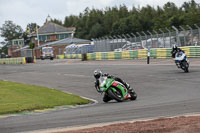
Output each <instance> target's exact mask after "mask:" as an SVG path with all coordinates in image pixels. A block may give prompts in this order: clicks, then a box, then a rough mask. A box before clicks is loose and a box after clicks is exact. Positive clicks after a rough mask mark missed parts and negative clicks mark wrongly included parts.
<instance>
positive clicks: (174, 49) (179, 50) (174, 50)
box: [171, 44, 185, 68]
mask: <svg viewBox="0 0 200 133" xmlns="http://www.w3.org/2000/svg"><path fill="white" fill-rule="evenodd" d="M178 52H183V53H185V52H184V51H183V50H182V49H180V48H178V47H177V46H176V44H174V45H173V47H172V51H171V55H172V59H173V60H174V61H175V63H176V65H177V66H178V67H179V68H180V65H179V63H177V62H176V60H175V56H176V53H178Z"/></svg>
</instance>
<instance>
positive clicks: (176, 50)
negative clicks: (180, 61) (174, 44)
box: [171, 48, 185, 58]
mask: <svg viewBox="0 0 200 133" xmlns="http://www.w3.org/2000/svg"><path fill="white" fill-rule="evenodd" d="M177 52H183V53H185V52H184V51H183V50H182V49H180V48H177V49H173V50H172V51H171V55H172V58H175V56H176V53H177Z"/></svg>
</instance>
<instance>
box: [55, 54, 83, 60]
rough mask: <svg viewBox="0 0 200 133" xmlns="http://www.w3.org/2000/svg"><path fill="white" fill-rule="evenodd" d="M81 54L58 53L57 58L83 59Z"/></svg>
mask: <svg viewBox="0 0 200 133" xmlns="http://www.w3.org/2000/svg"><path fill="white" fill-rule="evenodd" d="M81 58H82V56H81V54H68V55H57V56H56V59H81Z"/></svg>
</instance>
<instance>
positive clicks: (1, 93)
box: [0, 80, 91, 114]
mask: <svg viewBox="0 0 200 133" xmlns="http://www.w3.org/2000/svg"><path fill="white" fill-rule="evenodd" d="M90 102H91V101H90V100H87V99H83V98H81V97H79V96H76V95H72V94H67V93H64V92H62V91H59V90H55V89H50V88H47V87H41V86H35V85H28V84H21V83H16V82H10V81H1V80H0V114H9V113H17V112H22V111H27V110H28V111H31V110H35V109H44V108H53V107H55V106H62V105H80V104H87V103H90Z"/></svg>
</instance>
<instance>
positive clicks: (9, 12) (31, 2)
mask: <svg viewBox="0 0 200 133" xmlns="http://www.w3.org/2000/svg"><path fill="white" fill-rule="evenodd" d="M168 1H171V2H174V3H175V4H176V5H177V6H181V5H182V4H183V3H184V1H190V0H51V1H50V0H0V27H2V24H4V22H5V21H6V20H11V21H13V22H14V23H15V24H17V25H20V26H21V27H22V28H23V29H24V30H25V28H26V26H27V24H28V23H31V22H35V23H37V24H38V25H40V26H41V25H43V23H44V22H45V19H46V17H47V16H48V14H49V15H50V16H51V17H52V18H56V19H59V20H62V21H63V20H64V18H65V16H69V15H71V14H73V15H79V13H80V12H83V11H84V9H85V8H86V7H89V8H95V9H104V8H105V7H112V6H115V5H116V6H119V5H120V4H121V5H122V4H125V5H126V6H128V7H129V8H131V7H132V6H133V5H134V6H136V7H138V6H145V5H147V4H149V5H151V6H155V7H156V6H157V5H159V6H163V5H164V4H166V3H167V2H168ZM195 1H196V2H197V3H200V0H195ZM2 40H3V38H1V37H0V42H1V41H2Z"/></svg>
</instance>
